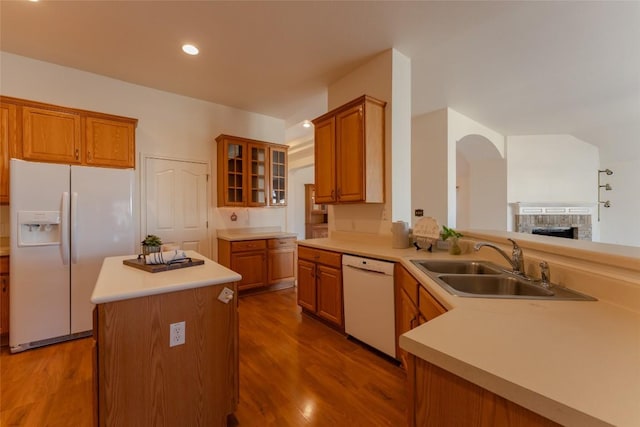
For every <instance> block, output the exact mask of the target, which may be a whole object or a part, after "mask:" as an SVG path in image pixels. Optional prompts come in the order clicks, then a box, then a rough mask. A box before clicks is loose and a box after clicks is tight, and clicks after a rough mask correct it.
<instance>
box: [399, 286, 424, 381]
mask: <svg viewBox="0 0 640 427" xmlns="http://www.w3.org/2000/svg"><path fill="white" fill-rule="evenodd" d="M398 296H399V298H398V303H397V309H398V313H397V315H396V317H397V319H396V321H397V325H396V328H397V330H396V333H397V336H398V337H400V335H402V334H404V333H405V332H409V331H410V330H411V329H413V328H415V327H416V326H418V324H419V323H420V319H419V318H420V312H419V311H418V307H417V306H416V304H415V302H414V301H413V299H411V297H410V296H409V295H408V294H407V293H406V292H405V291H404V290H403V289H400V291H399V292H398ZM397 350H398V358H399V359H400V362H401V363H402V366H403V367H404V368H405V369H406V368H407V357H408V353H407V351H406V350H404V349H402V348H400V346H398V347H397Z"/></svg>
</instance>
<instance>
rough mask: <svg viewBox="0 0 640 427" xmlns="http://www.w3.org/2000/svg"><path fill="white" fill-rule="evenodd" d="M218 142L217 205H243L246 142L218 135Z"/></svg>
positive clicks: (244, 199)
mask: <svg viewBox="0 0 640 427" xmlns="http://www.w3.org/2000/svg"><path fill="white" fill-rule="evenodd" d="M216 141H217V143H218V206H245V205H246V204H247V199H246V184H245V179H244V171H245V169H246V168H245V162H246V155H247V154H246V153H247V143H246V142H244V141H240V140H238V139H235V138H233V137H228V136H226V135H220V136H219V137H218V138H216Z"/></svg>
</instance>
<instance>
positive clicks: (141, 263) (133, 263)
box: [122, 256, 204, 273]
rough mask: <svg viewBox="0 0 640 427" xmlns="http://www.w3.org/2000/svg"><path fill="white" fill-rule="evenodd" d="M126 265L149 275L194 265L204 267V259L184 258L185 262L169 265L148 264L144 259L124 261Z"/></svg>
mask: <svg viewBox="0 0 640 427" xmlns="http://www.w3.org/2000/svg"><path fill="white" fill-rule="evenodd" d="M122 263H123V264H124V265H128V266H129V267H133V268H137V269H140V270H144V271H147V272H149V273H159V272H161V271H169V270H178V269H180V268H187V267H193V266H194V265H203V264H204V260H203V259H196V258H184V259H183V260H180V261H176V262H172V263H169V264H147V263H146V261H145V259H144V257H143V256H141V257H140V258H137V259H125V260H123V261H122Z"/></svg>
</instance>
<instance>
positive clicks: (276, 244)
mask: <svg viewBox="0 0 640 427" xmlns="http://www.w3.org/2000/svg"><path fill="white" fill-rule="evenodd" d="M267 243H268V245H269V249H279V248H282V249H284V248H294V247H295V245H296V238H295V237H285V238H282V239H269V240H267Z"/></svg>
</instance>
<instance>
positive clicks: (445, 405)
mask: <svg viewBox="0 0 640 427" xmlns="http://www.w3.org/2000/svg"><path fill="white" fill-rule="evenodd" d="M408 361H409V366H408V372H407V383H408V387H409V404H408V415H409V427H425V426H442V427H446V426H451V427H454V426H476V427H495V426H518V427H559V426H560V424H556V423H555V422H553V421H551V420H549V419H548V418H545V417H543V416H541V415H538V414H536V413H535V412H532V411H530V410H528V409H526V408H523V407H522V406H520V405H517V404H515V403H513V402H511V401H509V400H506V399H504V398H502V397H500V396H498V395H496V394H494V393H492V392H490V391H488V390H486V389H483V388H482V387H479V386H477V385H475V384H473V383H471V382H469V381H467V380H465V379H463V378H460V377H458V376H457V375H454V374H452V373H450V372H447V371H445V370H444V369H441V368H438V367H437V366H435V365H432V364H431V363H429V362H426V361H424V360H422V359H420V358H419V357H416V356H414V355H411V354H410V355H409V360H408Z"/></svg>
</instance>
